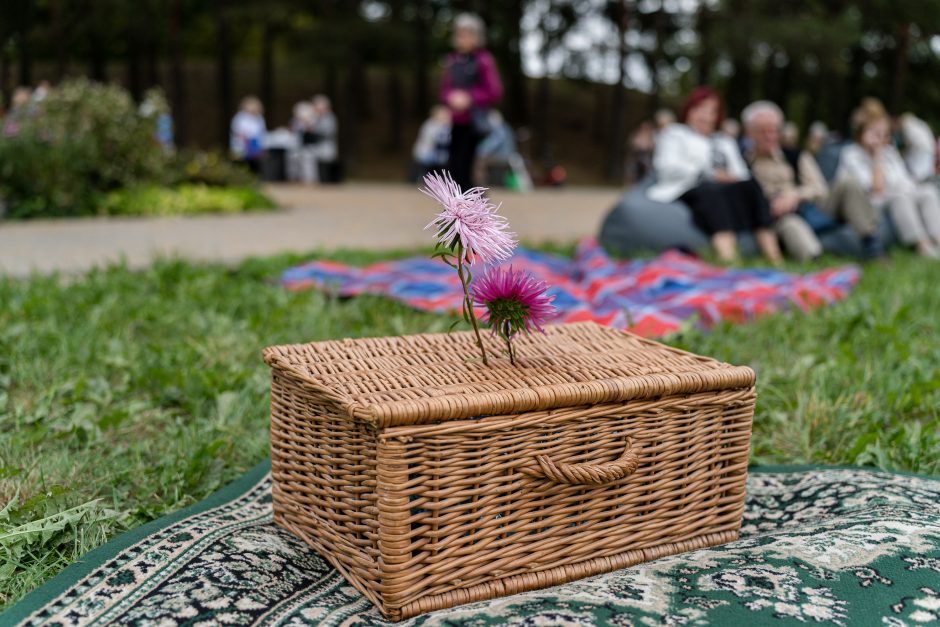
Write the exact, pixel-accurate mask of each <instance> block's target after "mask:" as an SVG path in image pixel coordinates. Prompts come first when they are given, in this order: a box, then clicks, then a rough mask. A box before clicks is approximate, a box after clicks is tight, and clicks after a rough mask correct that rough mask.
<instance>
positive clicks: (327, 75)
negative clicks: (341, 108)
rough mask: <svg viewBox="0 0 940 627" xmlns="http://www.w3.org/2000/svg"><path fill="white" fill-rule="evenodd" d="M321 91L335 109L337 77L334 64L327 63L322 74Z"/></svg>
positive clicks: (337, 90) (337, 91) (337, 87)
mask: <svg viewBox="0 0 940 627" xmlns="http://www.w3.org/2000/svg"><path fill="white" fill-rule="evenodd" d="M321 91H322V92H323V93H324V94H326V95H327V97H328V98H329V99H330V100H332V101H333V103H334V104H333V106H334V107H336V106H338V105H337V100H338V99H339V75H338V74H337V72H336V64H334V63H327V64H326V67H325V68H324V72H323V87H322V88H321Z"/></svg>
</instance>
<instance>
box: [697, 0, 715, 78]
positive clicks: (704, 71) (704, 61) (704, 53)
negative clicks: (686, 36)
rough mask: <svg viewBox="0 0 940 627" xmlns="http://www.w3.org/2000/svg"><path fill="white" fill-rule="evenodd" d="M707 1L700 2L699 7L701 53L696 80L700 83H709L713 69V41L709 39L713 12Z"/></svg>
mask: <svg viewBox="0 0 940 627" xmlns="http://www.w3.org/2000/svg"><path fill="white" fill-rule="evenodd" d="M706 5H707V3H705V2H702V3H700V4H699V9H698V19H697V20H696V22H697V29H696V30H697V31H698V38H699V53H698V59H697V61H698V67H697V68H696V72H695V79H696V80H695V82H696V84H698V85H708V84H709V82H710V81H711V71H712V61H713V59H712V55H711V42H710V41H709V35H710V33H711V24H712V19H713V18H712V14H711V11H710V10H709V8H708V6H706Z"/></svg>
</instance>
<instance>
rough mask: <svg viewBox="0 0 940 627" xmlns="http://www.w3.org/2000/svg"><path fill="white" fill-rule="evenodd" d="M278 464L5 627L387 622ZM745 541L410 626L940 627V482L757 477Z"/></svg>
mask: <svg viewBox="0 0 940 627" xmlns="http://www.w3.org/2000/svg"><path fill="white" fill-rule="evenodd" d="M270 487H271V485H270V475H269V473H268V464H262V465H261V466H258V467H257V468H255V469H254V470H252V471H251V472H249V473H248V474H247V475H245V476H244V477H242V478H241V479H239V480H238V481H236V482H235V483H233V484H232V485H230V486H228V487H227V488H225V489H224V490H222V491H220V492H219V493H217V494H215V495H213V496H211V497H210V498H208V499H206V500H205V501H203V502H202V503H199V504H197V505H195V506H193V507H191V508H189V509H186V510H183V511H181V512H177V513H176V514H174V515H172V516H168V517H166V518H163V519H161V520H157V521H154V522H153V523H150V524H148V525H144V526H143V527H141V528H139V529H136V530H134V531H132V532H130V533H127V534H125V535H124V536H121V537H119V538H117V539H115V540H114V541H112V542H110V543H109V544H107V545H105V546H103V547H101V548H99V549H96V550H95V551H92V552H91V553H89V554H88V555H86V556H85V558H84V559H83V560H81V561H80V562H79V563H77V564H74V565H73V566H71V567H69V568H68V569H66V570H65V571H64V572H63V573H61V574H60V575H59V576H57V577H56V578H55V579H53V580H52V581H50V582H49V583H47V584H46V585H45V586H43V587H42V588H40V589H39V590H37V591H35V592H34V593H32V594H31V595H30V596H28V597H26V598H25V599H24V600H23V601H21V602H20V603H19V604H18V605H16V606H14V607H13V608H11V609H10V610H8V611H7V612H6V613H5V614H2V615H0V625H3V626H7V625H20V624H22V625H105V624H112V623H115V624H134V625H184V624H185V625H311V624H315V625H316V624H318V625H326V626H340V625H385V624H387V623H386V621H384V620H383V619H382V618H381V616H380V615H379V614H378V612H377V611H376V610H375V609H374V608H372V606H371V605H370V604H369V603H368V602H367V601H366V600H365V599H363V598H362V597H361V596H360V595H359V593H357V592H356V591H355V590H354V589H353V588H352V586H350V585H348V584H347V583H346V582H345V581H344V580H343V578H342V577H341V576H340V575H339V574H337V572H336V571H335V570H333V569H332V568H331V567H330V566H329V565H328V564H327V563H326V562H325V561H324V560H323V559H321V558H320V557H319V556H318V555H317V554H316V553H314V552H313V551H311V550H310V549H308V548H307V547H306V546H305V545H303V544H301V543H300V542H299V541H298V540H296V539H294V538H293V537H292V536H291V535H289V534H287V533H286V532H284V531H281V530H280V529H278V528H277V527H275V526H274V525H273V523H272V522H271V502H270ZM747 489H748V496H747V506H746V511H745V515H744V516H745V518H744V527H743V529H742V534H741V539H740V540H738V541H737V542H732V543H731V544H727V545H724V546H721V547H715V548H710V549H704V550H701V551H695V552H692V553H686V554H683V555H676V556H673V557H667V558H665V559H661V560H658V561H655V562H650V563H647V564H641V565H639V566H635V567H632V568H627V569H624V570H621V571H618V572H615V573H612V574H608V575H601V576H597V577H592V578H590V579H586V580H583V581H578V582H575V583H571V584H568V585H564V586H559V587H556V588H550V589H547V590H542V591H538V592H530V593H525V594H519V595H515V596H512V597H507V598H504V599H499V600H495V601H490V602H484V603H474V604H471V605H466V606H462V607H459V608H454V609H450V610H443V611H440V612H435V613H433V614H428V615H425V616H421V617H418V618H415V619H412V620H410V621H406V622H405V623H402V624H404V625H449V626H458V625H463V626H471V625H472V626H475V627H476V626H484V625H532V626H536V625H663V624H666V625H704V624H715V625H757V624H764V623H773V624H791V623H792V624H796V623H804V624H805V623H814V624H824V625H830V624H831V625H895V626H901V625H922V624H940V481H937V480H936V479H930V478H924V477H914V476H909V475H899V474H889V473H882V472H876V471H870V470H864V469H851V468H809V467H780V468H757V469H752V472H751V475H750V477H749V479H748V484H747Z"/></svg>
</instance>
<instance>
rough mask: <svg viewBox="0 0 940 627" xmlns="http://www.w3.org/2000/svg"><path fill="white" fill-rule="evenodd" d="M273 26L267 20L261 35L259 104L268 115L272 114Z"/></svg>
mask: <svg viewBox="0 0 940 627" xmlns="http://www.w3.org/2000/svg"><path fill="white" fill-rule="evenodd" d="M275 28H276V27H275V25H274V24H273V23H272V22H271V21H270V20H267V21H265V23H264V31H263V33H262V35H261V102H263V103H264V110H265V111H266V112H268V115H272V114H273V113H274V106H275V103H274V39H275V36H276V32H275Z"/></svg>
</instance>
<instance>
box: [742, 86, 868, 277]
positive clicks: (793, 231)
mask: <svg viewBox="0 0 940 627" xmlns="http://www.w3.org/2000/svg"><path fill="white" fill-rule="evenodd" d="M741 119H742V120H743V121H744V126H745V129H746V132H747V134H748V137H750V140H751V144H750V145H751V148H750V150H749V151H748V153H747V154H746V155H745V157H746V159H747V161H748V163H749V165H750V167H751V173H752V174H753V176H754V178H755V179H757V182H758V183H760V185H761V187H762V188H763V190H764V195H765V196H766V197H767V199H768V200H769V202H770V213H771V214H772V215H773V216H774V218H775V219H776V223H775V228H776V230H777V235H778V236H779V237H780V239H781V240H782V241H783V243H784V246H785V247H786V249H787V252H789V253H790V254H791V255H793V257H795V258H796V259H798V260H800V261H806V260H809V259H813V258H815V257H818V256H819V255H821V254H822V244H821V243H820V242H819V238H818V237H817V235H818V234H822V233H825V232H826V231H829V230H832V229H835V228H837V227H838V226H839V223H841V222H844V223H847V224H849V225H850V226H851V227H852V228H853V229H854V230H855V231H856V232H857V233H858V235H859V237H860V238H861V241H862V248H863V251H864V256H865V257H866V258H876V257H879V256H881V254H882V251H883V249H882V245H881V240H880V239H879V238H878V235H877V231H878V223H879V221H880V220H881V212H880V211H879V210H878V209H877V208H876V207H875V206H874V205H872V203H871V202H869V201H868V198H867V197H866V195H865V191H864V190H863V189H862V187H861V185H859V184H858V182H857V181H855V180H854V179H851V178H844V179H841V180H839V181H837V182H836V183H835V184H834V185H833V186H832V188H830V187H829V186H828V185H827V184H826V179H825V178H824V177H823V175H822V172H821V171H820V169H819V166H818V165H817V164H816V159H815V158H814V157H813V155H812V154H810V152H809V151H806V150H804V151H802V152H801V151H798V150H793V149H791V148H785V147H784V146H782V145H781V131H782V129H783V127H784V117H783V111H781V110H780V107H778V106H777V105H775V104H774V103H772V102H769V101H767V100H759V101H757V102H755V103H752V104H750V105H748V106H747V107H746V108H745V109H744V111H742V112H741Z"/></svg>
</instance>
